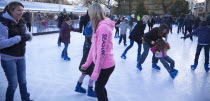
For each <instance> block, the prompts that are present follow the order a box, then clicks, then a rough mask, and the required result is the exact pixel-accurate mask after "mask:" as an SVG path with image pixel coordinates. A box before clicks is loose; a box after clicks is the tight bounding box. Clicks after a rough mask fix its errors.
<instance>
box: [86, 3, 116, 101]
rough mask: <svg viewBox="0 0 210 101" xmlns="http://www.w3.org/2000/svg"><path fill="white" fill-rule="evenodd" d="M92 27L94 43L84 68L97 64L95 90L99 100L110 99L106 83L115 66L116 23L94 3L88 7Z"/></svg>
mask: <svg viewBox="0 0 210 101" xmlns="http://www.w3.org/2000/svg"><path fill="white" fill-rule="evenodd" d="M88 12H89V15H90V19H91V23H92V28H93V36H92V45H91V48H90V52H89V54H88V58H87V60H86V62H85V64H83V65H82V69H83V70H85V69H87V68H88V67H89V66H90V65H91V63H92V62H93V63H94V64H95V66H94V70H93V73H92V75H91V80H94V81H96V83H95V92H96V94H97V98H98V101H108V97H107V91H106V88H105V85H106V84H107V82H108V80H109V77H110V75H111V74H112V72H113V71H114V68H115V60H114V51H113V43H112V31H113V29H114V27H115V23H114V22H113V21H111V20H110V19H109V18H106V17H105V10H104V7H103V6H102V5H100V4H97V3H96V4H93V5H92V6H90V8H89V9H88Z"/></svg>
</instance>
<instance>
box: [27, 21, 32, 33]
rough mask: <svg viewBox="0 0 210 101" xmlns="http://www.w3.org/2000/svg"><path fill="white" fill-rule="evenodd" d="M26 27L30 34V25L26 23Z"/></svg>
mask: <svg viewBox="0 0 210 101" xmlns="http://www.w3.org/2000/svg"><path fill="white" fill-rule="evenodd" d="M26 26H27V28H28V30H29V32H31V23H26Z"/></svg>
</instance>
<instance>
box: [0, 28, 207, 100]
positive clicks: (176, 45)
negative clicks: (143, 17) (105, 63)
mask: <svg viewBox="0 0 210 101" xmlns="http://www.w3.org/2000/svg"><path fill="white" fill-rule="evenodd" d="M156 26H157V25H156ZM147 31H148V27H147V29H146V30H145V32H147ZM176 31H177V27H175V26H174V28H173V34H171V33H169V38H168V42H169V44H170V45H171V49H170V51H169V53H168V55H169V56H170V57H171V58H173V59H174V60H175V63H176V64H175V68H176V69H178V70H179V74H178V76H177V77H176V78H175V79H174V80H172V79H171V78H170V76H169V73H168V72H167V71H166V69H165V68H164V67H163V65H162V64H161V63H160V62H159V63H158V65H159V66H160V67H161V71H157V70H154V69H152V67H151V66H152V64H151V59H152V54H151V52H149V55H148V57H147V59H146V61H145V63H144V64H143V65H142V66H143V70H142V71H139V70H138V69H137V68H136V63H137V62H136V58H137V44H136V43H135V44H134V46H133V47H132V48H131V49H130V50H129V51H128V53H127V59H126V60H124V59H121V58H120V56H121V54H122V52H123V51H124V49H125V47H124V46H123V45H122V44H121V45H118V40H119V39H115V38H113V43H114V54H115V60H116V68H115V70H114V72H113V74H112V75H111V77H110V79H109V81H108V83H107V85H106V88H107V91H108V97H109V100H110V101H210V96H209V95H210V78H209V73H205V70H204V67H203V64H204V51H203V50H202V52H201V54H200V59H199V64H198V67H197V69H196V70H195V71H192V70H191V69H190V65H192V64H193V60H194V54H195V51H196V46H197V38H196V37H193V38H194V41H193V42H191V41H190V39H186V40H185V41H183V40H182V39H180V37H182V36H183V34H181V33H180V34H177V33H176ZM113 33H114V32H113ZM113 37H114V36H113ZM57 38H58V33H56V34H50V35H49V34H48V35H40V36H34V39H33V40H32V42H28V43H27V52H26V60H27V61H26V62H27V82H28V91H29V92H30V94H31V98H32V99H33V100H35V101H97V99H96V98H91V97H88V96H87V95H86V94H80V93H76V92H74V89H75V86H76V83H77V80H78V78H79V76H80V75H81V72H80V71H79V70H78V66H79V62H80V60H81V58H82V47H83V42H84V36H83V35H82V34H81V33H77V32H71V43H70V45H69V48H68V54H69V56H70V57H71V61H64V60H62V59H61V58H60V56H61V51H62V50H63V44H62V47H58V46H57ZM127 42H128V45H129V40H128V41H127ZM142 51H143V50H142ZM88 80H89V77H86V78H85V81H84V83H83V87H84V88H86V89H87V85H88ZM6 87H7V80H6V78H5V75H4V72H3V70H2V68H0V101H4V100H5V97H4V96H5V92H6ZM14 99H15V100H14V101H21V99H20V94H19V89H17V91H16V93H15V98H14Z"/></svg>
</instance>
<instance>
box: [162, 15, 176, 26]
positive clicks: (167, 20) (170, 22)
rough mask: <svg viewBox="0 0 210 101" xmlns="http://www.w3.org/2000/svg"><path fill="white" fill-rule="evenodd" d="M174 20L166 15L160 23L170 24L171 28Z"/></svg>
mask: <svg viewBox="0 0 210 101" xmlns="http://www.w3.org/2000/svg"><path fill="white" fill-rule="evenodd" d="M172 22H173V21H171V18H170V17H164V18H163V19H162V20H161V22H160V24H161V25H162V24H166V25H167V26H168V28H171V24H172Z"/></svg>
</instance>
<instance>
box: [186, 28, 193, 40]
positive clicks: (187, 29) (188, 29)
mask: <svg viewBox="0 0 210 101" xmlns="http://www.w3.org/2000/svg"><path fill="white" fill-rule="evenodd" d="M187 31H188V32H189V33H191V32H192V27H185V32H184V36H186V35H187ZM190 39H191V40H193V38H192V36H191V37H190Z"/></svg>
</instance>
